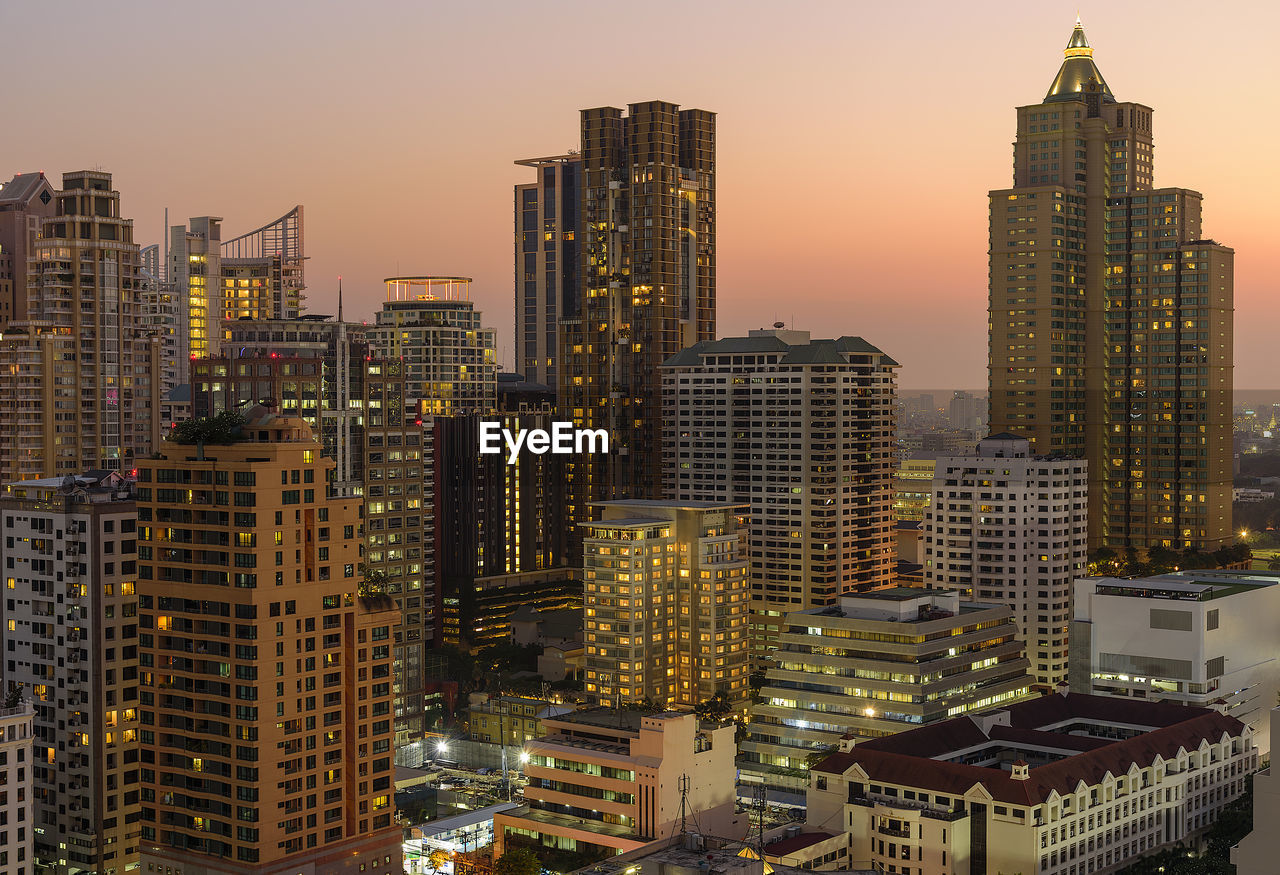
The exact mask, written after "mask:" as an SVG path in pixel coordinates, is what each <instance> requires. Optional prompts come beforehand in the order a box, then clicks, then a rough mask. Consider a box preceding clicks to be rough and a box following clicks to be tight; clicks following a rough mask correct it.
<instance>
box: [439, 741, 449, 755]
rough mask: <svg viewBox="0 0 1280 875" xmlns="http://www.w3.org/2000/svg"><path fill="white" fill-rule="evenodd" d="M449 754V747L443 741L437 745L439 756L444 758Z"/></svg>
mask: <svg viewBox="0 0 1280 875" xmlns="http://www.w3.org/2000/svg"><path fill="white" fill-rule="evenodd" d="M448 752H449V745H447V744H445V743H444V742H443V741H441V742H440V743H439V744H437V745H436V753H437V754H438V755H439V756H444V755H445V754H447V753H448Z"/></svg>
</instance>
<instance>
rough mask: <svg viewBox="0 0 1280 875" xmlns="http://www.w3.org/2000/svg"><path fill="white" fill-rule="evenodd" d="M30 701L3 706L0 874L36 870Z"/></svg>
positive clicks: (15, 874) (0, 728)
mask: <svg viewBox="0 0 1280 875" xmlns="http://www.w3.org/2000/svg"><path fill="white" fill-rule="evenodd" d="M33 713H34V709H33V708H32V707H31V704H30V703H29V702H18V703H17V704H15V705H11V706H7V707H4V708H0V781H2V782H3V784H0V786H3V787H4V790H3V791H0V793H3V799H0V814H2V815H3V818H2V819H3V821H4V822H3V823H0V875H29V873H31V872H34V871H35V855H34V853H33V850H34V848H33V844H34V843H33V841H32V839H33V837H34V833H35V826H34V825H33V824H32V822H31V818H30V817H28V812H29V811H30V808H29V805H28V800H30V799H31V792H32V790H33V789H34V781H33V779H32V773H31V767H32V738H33V736H34V732H33V730H32V720H31V718H32V715H33Z"/></svg>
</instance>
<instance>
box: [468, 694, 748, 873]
mask: <svg viewBox="0 0 1280 875" xmlns="http://www.w3.org/2000/svg"><path fill="white" fill-rule="evenodd" d="M542 723H543V726H544V728H545V729H546V735H543V736H542V737H540V738H535V739H532V740H530V741H527V742H526V743H525V747H524V752H525V753H526V754H528V762H527V763H526V764H525V766H524V773H525V776H526V777H527V778H528V779H529V784H528V786H526V787H525V791H524V800H525V804H524V805H523V806H521V807H520V808H516V809H511V810H509V811H502V812H498V813H497V814H496V815H495V816H494V819H493V826H494V845H493V857H494V859H497V858H498V857H500V856H501V855H502V854H503V853H504V852H505V851H507V850H508V849H511V848H515V847H532V848H533V849H534V850H535V851H537V850H538V849H541V848H546V849H557V850H561V851H571V852H574V853H577V854H579V855H581V858H582V860H583V864H584V865H585V864H586V863H588V862H591V861H592V860H596V859H601V858H604V857H610V856H613V855H615V854H618V853H622V852H625V851H630V850H634V849H635V848H638V847H640V846H641V845H643V844H645V843H646V842H647V841H651V840H653V839H656V838H659V837H663V836H669V835H671V833H672V831H673V830H674V829H675V828H677V827H678V826H679V823H680V818H681V814H682V813H683V814H684V815H686V816H688V817H689V818H691V819H694V820H695V821H696V822H697V824H698V827H699V828H700V829H701V830H702V831H704V832H706V833H708V834H710V835H731V834H732V831H733V829H734V813H733V812H734V790H733V750H734V748H733V731H734V730H733V726H732V725H730V724H714V725H713V724H708V723H703V722H702V721H701V720H699V719H698V717H697V716H696V715H694V714H688V713H684V714H679V713H675V712H672V711H666V712H661V713H654V714H648V713H645V712H643V711H631V710H615V709H608V708H593V709H587V710H583V711H573V712H570V713H568V714H563V715H561V716H559V717H553V718H551V717H549V718H546V719H544V720H543V721H542Z"/></svg>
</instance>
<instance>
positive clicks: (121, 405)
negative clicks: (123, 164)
mask: <svg viewBox="0 0 1280 875" xmlns="http://www.w3.org/2000/svg"><path fill="white" fill-rule="evenodd" d="M42 191H44V190H43V189H42ZM52 203H53V207H54V209H53V213H52V215H49V216H47V217H44V218H42V219H41V220H40V232H39V235H38V236H37V237H35V239H34V240H28V243H29V244H30V247H29V253H28V256H29V257H28V262H27V270H26V277H27V283H28V284H27V288H26V290H25V292H26V294H27V308H26V319H25V321H23V322H11V323H10V324H9V327H8V329H6V330H5V331H4V342H3V344H0V408H3V409H4V410H6V411H8V412H9V417H10V418H9V420H8V421H7V424H8V425H9V427H8V428H5V429H3V430H2V431H0V482H6V483H12V482H16V481H18V480H29V479H38V478H42V477H63V476H66V475H68V474H78V473H81V472H83V471H86V470H98V469H105V470H114V471H128V470H130V469H131V468H132V466H133V462H134V460H135V459H136V458H137V457H138V456H140V455H144V454H145V453H147V452H149V451H150V449H151V448H152V447H153V446H154V445H155V444H156V443H157V442H158V441H159V435H160V423H159V420H158V417H157V412H158V411H159V408H160V388H161V386H160V381H159V380H156V379H153V377H154V375H155V374H156V373H157V372H158V369H159V360H160V356H159V340H158V338H156V339H152V338H148V337H146V336H145V335H144V333H143V332H142V330H141V322H140V316H141V312H140V298H139V286H140V274H139V253H138V246H137V245H136V244H135V243H134V242H133V220H132V219H125V218H122V217H121V215H120V193H119V192H117V191H113V190H112V189H111V174H109V173H100V172H97V171H87V170H86V171H80V172H76V173H65V174H63V177H62V189H61V190H59V191H57V192H55V193H54V195H53V196H52ZM28 218H30V217H28ZM15 294H17V290H15Z"/></svg>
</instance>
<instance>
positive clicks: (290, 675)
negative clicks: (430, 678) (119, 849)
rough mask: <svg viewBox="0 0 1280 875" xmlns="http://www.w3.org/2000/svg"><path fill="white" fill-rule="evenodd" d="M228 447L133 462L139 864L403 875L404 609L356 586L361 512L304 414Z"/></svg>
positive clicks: (225, 874) (255, 425) (221, 874)
mask: <svg viewBox="0 0 1280 875" xmlns="http://www.w3.org/2000/svg"><path fill="white" fill-rule="evenodd" d="M236 437H237V439H236V440H234V442H233V443H230V444H209V443H197V444H194V445H182V444H178V443H175V442H173V441H170V442H168V443H167V444H165V446H164V447H163V448H162V450H161V452H160V453H158V454H156V456H154V457H152V458H148V459H144V460H142V461H140V462H139V466H138V489H137V502H138V583H139V588H138V590H139V591H138V613H139V617H138V626H139V650H140V653H139V656H140V659H141V673H140V677H139V685H138V686H139V705H138V708H139V715H140V716H139V719H140V724H141V726H142V729H141V730H140V731H139V736H140V742H141V747H142V757H141V759H142V769H141V773H140V775H139V785H140V788H141V796H142V824H141V829H142V835H141V865H142V870H143V871H154V870H152V869H151V868H149V867H152V866H156V867H159V868H161V869H163V868H164V867H166V866H167V867H170V868H173V867H177V868H182V869H183V870H184V871H187V872H191V871H199V872H201V873H204V875H246V873H263V875H267V873H270V875H276V873H281V875H283V873H293V872H297V871H315V872H333V873H352V875H354V873H356V872H369V871H373V870H375V869H376V870H378V871H384V870H385V869H390V870H391V871H399V868H400V838H401V835H400V828H399V827H398V826H397V825H396V823H395V819H394V807H393V803H392V795H393V793H394V791H395V788H394V786H393V780H394V766H393V764H392V763H393V759H392V758H393V756H394V750H393V725H392V719H393V715H392V710H393V702H394V696H393V692H392V680H393V679H392V674H393V666H392V663H393V654H392V645H393V641H394V638H393V635H394V632H395V627H396V625H397V623H398V622H399V612H398V611H397V609H396V605H395V602H394V601H393V600H392V599H391V598H390V597H388V596H385V595H368V594H366V593H365V592H363V591H362V587H361V580H360V576H359V566H360V560H361V557H360V546H361V544H360V541H359V539H358V534H357V530H358V528H359V526H360V500H359V499H356V498H349V497H342V496H331V495H329V494H327V490H326V489H325V484H326V483H327V482H329V480H330V477H331V471H332V469H333V462H332V461H331V460H329V459H326V458H324V457H323V456H322V455H321V452H322V447H321V445H320V444H319V442H318V441H316V440H315V438H314V437H313V436H312V434H311V429H310V428H309V427H308V426H307V425H306V423H304V422H302V421H301V420H299V419H296V418H291V417H276V416H273V415H271V414H270V413H268V412H267V411H265V410H264V409H262V408H260V407H259V408H255V409H253V410H251V411H250V412H249V415H248V418H247V422H246V423H245V425H244V427H243V429H242V430H241V431H240V433H239V434H238V435H237V436H236ZM375 862H376V864H377V865H376V866H375V865H374V864H375Z"/></svg>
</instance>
